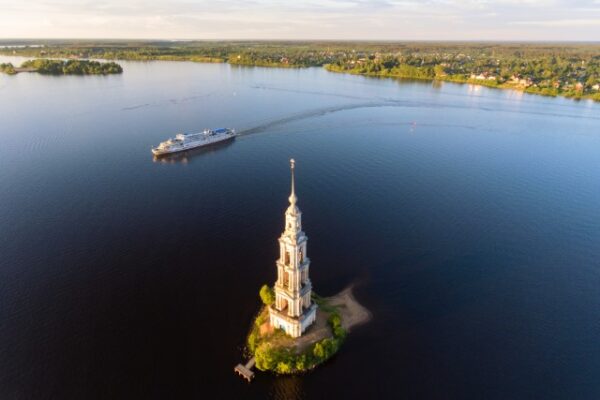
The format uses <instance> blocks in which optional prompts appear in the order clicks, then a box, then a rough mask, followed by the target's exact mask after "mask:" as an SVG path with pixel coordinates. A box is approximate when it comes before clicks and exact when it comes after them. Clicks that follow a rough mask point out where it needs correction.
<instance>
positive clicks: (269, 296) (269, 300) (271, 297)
mask: <svg viewBox="0 0 600 400" xmlns="http://www.w3.org/2000/svg"><path fill="white" fill-rule="evenodd" d="M259 295H260V299H261V300H262V302H263V303H264V304H265V305H266V306H270V305H271V304H273V303H275V292H274V291H273V288H271V287H269V286H267V285H263V286H262V287H261V288H260V292H259Z"/></svg>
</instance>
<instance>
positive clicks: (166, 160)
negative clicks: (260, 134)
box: [152, 139, 235, 164]
mask: <svg viewBox="0 0 600 400" xmlns="http://www.w3.org/2000/svg"><path fill="white" fill-rule="evenodd" d="M234 142H235V140H231V139H230V140H226V141H223V142H219V143H215V144H212V145H210V146H207V147H199V148H196V149H191V150H186V151H180V152H177V153H172V154H164V155H161V156H152V161H154V162H155V163H159V164H179V163H181V164H188V163H189V162H190V161H192V159H194V158H196V157H199V156H201V155H206V154H210V153H215V152H217V151H220V150H223V149H225V148H226V147H229V146H231V145H232V144H233V143H234Z"/></svg>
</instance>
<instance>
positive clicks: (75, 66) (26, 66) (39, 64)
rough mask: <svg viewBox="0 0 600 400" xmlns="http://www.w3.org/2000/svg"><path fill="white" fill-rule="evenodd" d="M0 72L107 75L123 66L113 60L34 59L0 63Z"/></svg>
mask: <svg viewBox="0 0 600 400" xmlns="http://www.w3.org/2000/svg"><path fill="white" fill-rule="evenodd" d="M0 72H4V73H6V74H9V75H14V74H17V73H19V72H38V73H40V74H45V75H108V74H120V73H122V72H123V68H122V67H121V66H120V65H119V64H117V63H115V62H98V61H88V60H49V59H36V60H29V61H25V62H24V63H22V64H21V66H20V67H15V66H14V65H13V64H11V63H4V64H0Z"/></svg>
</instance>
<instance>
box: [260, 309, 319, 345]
mask: <svg viewBox="0 0 600 400" xmlns="http://www.w3.org/2000/svg"><path fill="white" fill-rule="evenodd" d="M316 318H317V305H316V304H314V303H313V304H311V306H310V307H309V308H308V309H306V310H304V312H303V313H302V315H300V316H299V317H290V316H289V315H287V313H286V312H282V311H279V310H277V309H276V308H274V307H273V306H271V307H269V322H270V323H271V326H273V327H274V328H275V329H283V330H284V331H285V333H287V334H288V335H290V336H291V337H293V338H297V337H300V336H301V335H302V334H303V333H304V331H306V329H307V328H308V327H309V326H310V325H311V324H312V323H313V322H315V320H316Z"/></svg>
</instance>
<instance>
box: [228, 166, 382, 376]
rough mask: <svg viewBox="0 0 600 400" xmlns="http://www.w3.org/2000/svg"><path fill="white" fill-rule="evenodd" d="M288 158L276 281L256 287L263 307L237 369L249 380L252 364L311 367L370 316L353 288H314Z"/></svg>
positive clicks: (288, 369) (291, 369)
mask: <svg viewBox="0 0 600 400" xmlns="http://www.w3.org/2000/svg"><path fill="white" fill-rule="evenodd" d="M290 163H291V176H292V178H291V194H290V196H289V202H290V205H289V207H288V208H287V210H286V212H285V228H284V231H283V234H282V235H281V237H280V238H279V249H280V254H279V259H278V260H277V261H276V266H277V280H276V282H275V285H274V286H273V287H270V286H268V285H264V286H263V287H262V288H261V290H260V297H261V299H262V302H263V307H262V308H261V310H260V312H259V313H258V315H257V317H256V319H255V320H254V323H253V324H252V328H251V330H250V333H249V335H248V338H247V350H248V352H249V355H250V356H251V359H250V361H249V362H248V363H247V364H246V365H242V364H239V365H237V366H236V367H235V371H236V372H237V373H239V374H240V375H242V376H243V377H245V378H246V379H248V380H251V379H252V377H253V376H254V373H253V372H252V371H251V369H252V367H253V366H254V365H256V367H257V368H258V369H259V370H262V371H272V372H275V373H278V374H294V373H301V372H304V371H307V370H310V369H312V368H314V367H316V366H317V365H319V364H321V363H322V362H324V361H325V360H327V359H329V358H330V357H331V356H333V355H334V354H335V353H336V352H337V351H338V350H339V348H340V346H341V345H342V343H343V341H344V339H345V338H346V335H347V332H348V331H349V330H350V329H351V328H352V327H354V326H357V325H360V324H363V323H365V322H367V321H368V320H369V319H370V318H371V314H370V313H369V311H368V310H367V309H365V308H364V307H363V306H361V305H360V304H359V303H358V302H357V301H356V299H355V298H354V296H353V295H352V287H348V288H346V289H345V290H343V291H342V292H340V293H339V294H337V295H335V296H332V297H329V298H323V297H320V296H318V295H317V294H315V293H314V292H313V290H312V283H311V280H310V277H309V267H310V259H309V258H308V256H307V243H308V237H307V236H306V234H305V233H304V231H303V230H302V213H301V212H300V209H299V208H298V206H297V200H298V199H297V197H296V191H295V180H294V170H295V162H294V160H293V159H292V160H291V161H290Z"/></svg>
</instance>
